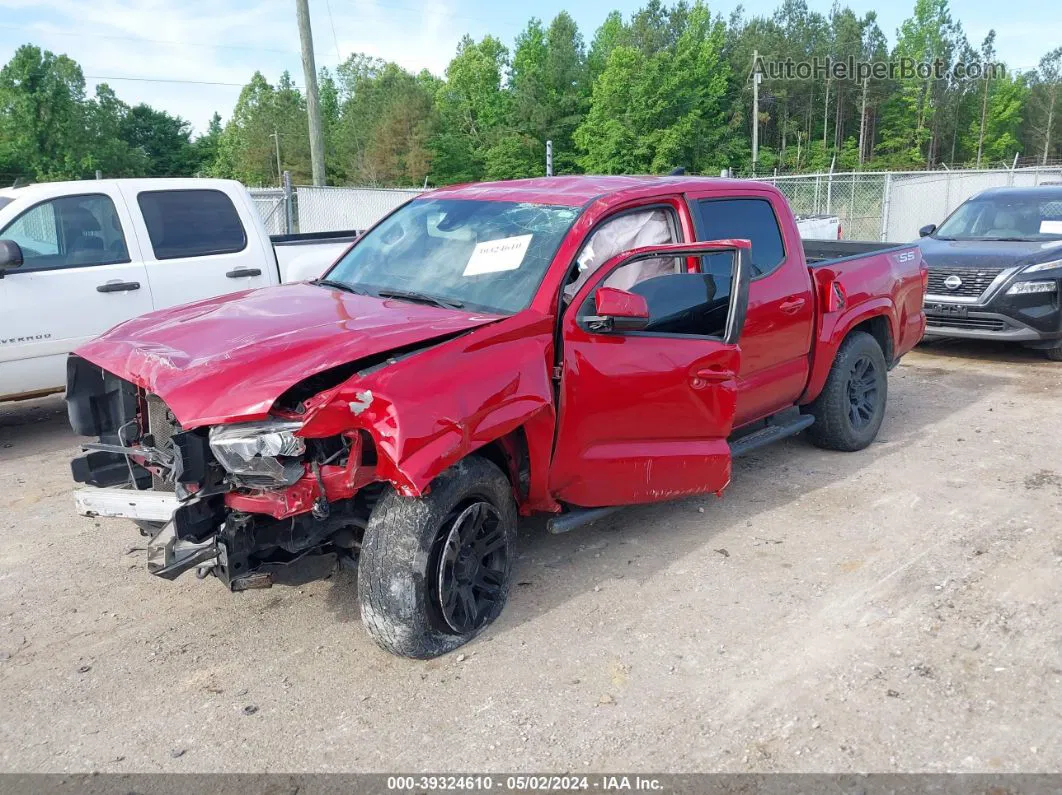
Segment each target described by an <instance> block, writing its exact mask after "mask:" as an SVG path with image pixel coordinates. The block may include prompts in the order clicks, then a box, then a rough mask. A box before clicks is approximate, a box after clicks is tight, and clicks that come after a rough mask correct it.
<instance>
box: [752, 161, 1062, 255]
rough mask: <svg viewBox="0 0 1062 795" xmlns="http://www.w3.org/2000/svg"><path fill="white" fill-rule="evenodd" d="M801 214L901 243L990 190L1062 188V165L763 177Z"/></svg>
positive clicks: (856, 235) (860, 235)
mask: <svg viewBox="0 0 1062 795" xmlns="http://www.w3.org/2000/svg"><path fill="white" fill-rule="evenodd" d="M759 179H760V181H763V182H768V183H770V184H772V185H774V186H776V187H777V188H778V190H780V191H781V192H782V193H783V194H784V195H785V197H786V198H787V199H788V200H789V204H790V205H791V206H792V208H793V211H794V212H795V213H797V214H798V215H836V216H838V217H840V219H841V229H842V230H843V237H844V238H845V239H848V240H881V241H891V242H896V243H902V242H905V241H908V240H914V239H916V238H917V237H918V230H919V229H920V228H922V227H923V226H925V225H926V224H940V222H941V221H943V220H944V219H945V218H946V217H947V216H948V215H950V214H951V212H952V211H953V210H955V208H957V207H958V206H959V205H960V204H962V203H963V202H964V201H966V200H967V199H968V198H970V197H971V196H973V195H974V194H975V193H979V192H980V191H983V190H985V189H986V188H995V187H1004V186H1017V187H1031V186H1034V185H1042V184H1044V183H1059V184H1062V166H1059V165H1054V166H1035V167H1030V168H1014V169H983V170H972V169H971V170H963V171H885V172H845V173H824V174H800V175H793V176H778V177H760V178H759Z"/></svg>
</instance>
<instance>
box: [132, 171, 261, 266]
mask: <svg viewBox="0 0 1062 795" xmlns="http://www.w3.org/2000/svg"><path fill="white" fill-rule="evenodd" d="M160 193H217V194H220V195H221V196H222V197H224V199H225V201H227V202H228V203H229V207H231V208H232V214H233V215H234V216H235V217H236V220H237V221H239V223H240V232H241V233H242V235H243V244H242V245H241V246H240V247H239V248H227V249H224V250H219V251H202V252H199V253H197V254H173V255H166V256H159V253H158V251H156V249H155V241H154V239H153V237H152V234H151V225H150V224H149V223H148V216H147V213H145V212H144V205H143V204H141V203H140V198H141V197H142V196H154V195H158V194H160ZM135 196H136V206H137V209H138V210H139V211H140V217H141V218H142V219H143V223H144V231H145V232H146V233H147V237H148V240H147V245H148V248H149V249H150V250H151V256H152V258H153V259H154V260H155V261H156V262H169V261H171V260H192V259H201V258H203V257H221V256H226V255H229V254H242V253H243V252H245V251H247V249H248V247H249V246H250V245H251V238H250V235H248V234H247V224H246V222H245V221H244V219H243V216H242V215H240V210H239V208H238V207H237V206H236V202H234V201H233V199H232V196H230V195H229V194H228V193H226V192H225V191H223V190H218V189H217V188H194V187H193V188H156V189H154V190H140V191H137V192H136V194H135Z"/></svg>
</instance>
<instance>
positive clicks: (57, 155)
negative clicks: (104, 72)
mask: <svg viewBox="0 0 1062 795" xmlns="http://www.w3.org/2000/svg"><path fill="white" fill-rule="evenodd" d="M87 129H88V124H87V119H86V103H85V78H84V76H83V74H82V72H81V67H80V66H78V65H77V63H75V62H74V61H73V60H71V59H70V58H67V57H66V56H65V55H58V56H57V55H54V54H53V53H51V52H48V51H46V50H41V49H40V48H39V47H35V46H33V45H31V44H26V45H23V46H21V47H19V48H18V50H17V51H16V52H15V55H14V57H13V58H12V59H11V60H10V61H9V62H8V63H7V64H6V65H5V66H4V67H3V69H0V170H2V171H3V172H4V173H5V176H7V177H9V178H10V177H12V176H14V177H21V178H28V179H38V180H45V179H73V178H77V177H81V176H85V175H86V170H87V168H88V167H90V166H91V162H90V161H89V160H88V159H87V156H88V143H89V141H88V135H87Z"/></svg>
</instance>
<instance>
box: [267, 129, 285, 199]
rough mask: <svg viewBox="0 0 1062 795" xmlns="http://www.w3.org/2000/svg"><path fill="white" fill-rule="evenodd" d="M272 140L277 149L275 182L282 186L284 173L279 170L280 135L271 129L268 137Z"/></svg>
mask: <svg viewBox="0 0 1062 795" xmlns="http://www.w3.org/2000/svg"><path fill="white" fill-rule="evenodd" d="M269 137H270V138H272V139H273V143H275V144H276V149H277V180H278V181H279V182H280V184H281V185H283V184H284V172H283V171H281V170H280V133H279V132H277V128H276V127H274V128H273V134H272V135H270V136H269Z"/></svg>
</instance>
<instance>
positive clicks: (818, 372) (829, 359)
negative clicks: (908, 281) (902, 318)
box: [798, 299, 896, 405]
mask: <svg viewBox="0 0 1062 795" xmlns="http://www.w3.org/2000/svg"><path fill="white" fill-rule="evenodd" d="M894 325H895V323H894V314H893V306H892V302H891V301H889V300H888V299H880V300H878V301H875V302H869V303H866V304H862V305H861V306H859V307H858V308H857V309H856V310H854V311H853V312H851V313H849V314H847V315H841V316H840V317H838V318H837V319H836V320H835V321H834V322H833V323H829V322H828V320H827V319H824V320H823V323H822V329H821V332H820V334H819V339H818V342H817V344H816V345H817V355H815V357H814V360H813V361H812V364H811V374H810V376H809V377H808V385H807V387H806V388H805V390H804V394H803V395H801V396H800V399H799V401H798V403H800V404H801V405H804V404H807V403H810V402H811V401H813V400H814V399H815V398H817V397H818V396H819V394H820V393H821V392H822V389H823V387H825V386H826V379H827V378H828V377H829V375H830V370H831V369H832V368H833V363H834V361H835V360H836V358H837V351H839V350H840V349H841V345H842V344H843V343H844V341H845V340H846V339H848V338H849V337H850V336H851V335H852V334H854V333H856V332H859V331H862V332H866V333H867V334H870V336H872V337H873V338H874V339H875V340H876V341H877V343H878V345H880V346H881V352H882V353H883V354H884V356H885V363H886V365H887V366H888V367H890V368H891V367H892V365H893V363H894V362H893V359H894V356H895V348H896V344H895V340H896V334H895V328H894Z"/></svg>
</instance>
